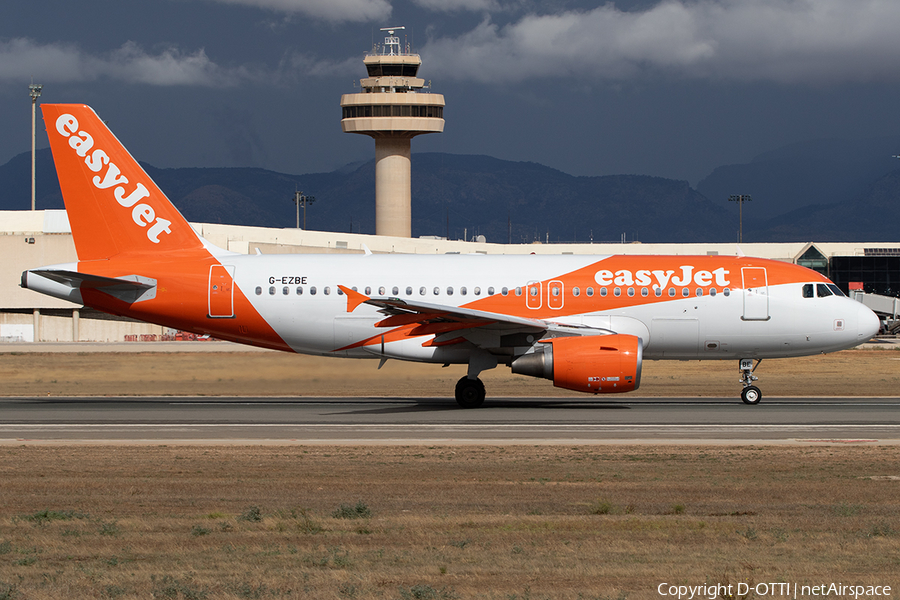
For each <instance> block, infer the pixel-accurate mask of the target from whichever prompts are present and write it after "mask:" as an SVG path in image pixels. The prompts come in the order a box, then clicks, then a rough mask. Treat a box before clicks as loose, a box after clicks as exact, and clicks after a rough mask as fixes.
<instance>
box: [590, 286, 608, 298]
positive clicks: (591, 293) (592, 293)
mask: <svg viewBox="0 0 900 600" xmlns="http://www.w3.org/2000/svg"><path fill="white" fill-rule="evenodd" d="M603 289H605V288H603ZM585 294H587V295H588V296H593V295H594V288H592V287H589V288H588V289H587V291H585Z"/></svg>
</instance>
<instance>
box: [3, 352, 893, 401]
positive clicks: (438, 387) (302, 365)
mask: <svg viewBox="0 0 900 600" xmlns="http://www.w3.org/2000/svg"><path fill="white" fill-rule="evenodd" d="M377 364H378V363H377V362H376V361H374V360H346V359H343V360H342V359H335V358H322V357H314V356H301V355H295V354H286V353H280V352H234V353H231V352H227V353H209V354H207V353H198V352H180V353H144V354H140V353H108V354H106V353H90V354H74V353H73V354H66V353H47V354H39V353H28V354H13V353H6V354H0V381H3V386H2V388H0V395H4V396H34V395H41V396H45V395H53V396H58V395H100V396H103V395H151V396H156V395H210V396H245V395H246V396H356V395H362V396H416V397H447V396H452V395H453V388H454V386H455V385H456V381H457V380H458V379H459V378H460V377H462V376H463V375H465V367H464V366H458V365H454V366H451V367H448V368H444V369H442V368H441V367H440V366H439V365H428V364H416V363H403V362H399V361H388V363H387V364H386V365H385V366H384V368H383V369H381V370H378V369H377V368H376V367H377ZM757 375H759V376H760V378H761V387H762V389H763V392H764V393H765V394H766V395H767V396H769V397H772V396H895V395H896V394H897V390H898V388H900V352H897V351H891V350H849V351H844V352H838V353H835V354H829V355H820V356H811V357H805V358H794V359H780V360H767V361H763V364H762V366H761V367H760V368H759V370H758V371H757ZM738 378H739V375H738V368H737V361H725V362H722V361H704V362H699V361H693V362H680V361H648V362H645V363H644V371H643V379H642V382H641V387H640V389H639V390H638V392H637V393H636V394H634V395H637V396H735V397H736V396H737V395H738V393H739V392H740V389H741V388H740V384H739V383H738ZM482 379H483V380H484V382H485V385H486V387H487V390H488V397H504V396H562V395H572V396H580V394H578V393H577V392H568V391H566V390H560V389H558V388H555V387H553V384H552V383H551V382H549V381H546V380H543V379H535V378H532V377H525V376H521V375H513V374H511V373H510V371H509V369H508V368H506V367H503V366H501V367H498V368H497V369H494V370H491V371H486V372H484V373H483V374H482Z"/></svg>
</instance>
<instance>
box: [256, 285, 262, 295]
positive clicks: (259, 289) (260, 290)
mask: <svg viewBox="0 0 900 600" xmlns="http://www.w3.org/2000/svg"><path fill="white" fill-rule="evenodd" d="M261 294H262V288H261V287H259V286H257V287H256V295H257V296H259V295H261Z"/></svg>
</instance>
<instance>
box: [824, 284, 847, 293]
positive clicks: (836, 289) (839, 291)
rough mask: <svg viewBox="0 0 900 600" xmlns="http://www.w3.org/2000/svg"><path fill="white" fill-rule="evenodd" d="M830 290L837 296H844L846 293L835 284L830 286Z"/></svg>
mask: <svg viewBox="0 0 900 600" xmlns="http://www.w3.org/2000/svg"><path fill="white" fill-rule="evenodd" d="M828 289H829V290H831V291H832V292H834V295H835V296H843V295H844V292H842V291H841V288H839V287H838V286H836V285H834V284H833V283H829V284H828Z"/></svg>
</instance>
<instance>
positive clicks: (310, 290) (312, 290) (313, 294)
mask: <svg viewBox="0 0 900 600" xmlns="http://www.w3.org/2000/svg"><path fill="white" fill-rule="evenodd" d="M309 293H310V295H311V296H315V295H316V286H312V287H311V288H309Z"/></svg>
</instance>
